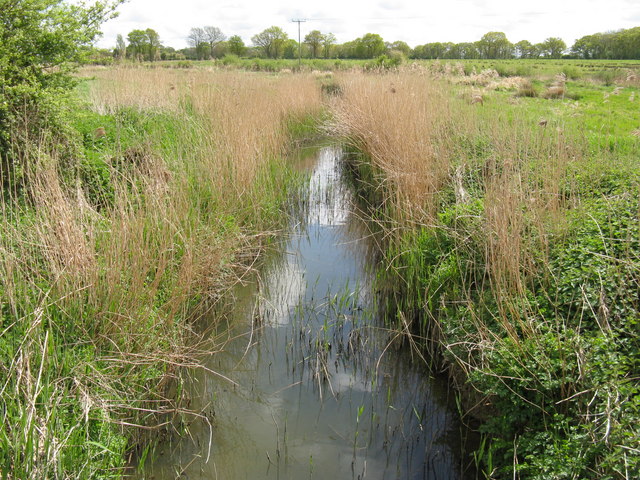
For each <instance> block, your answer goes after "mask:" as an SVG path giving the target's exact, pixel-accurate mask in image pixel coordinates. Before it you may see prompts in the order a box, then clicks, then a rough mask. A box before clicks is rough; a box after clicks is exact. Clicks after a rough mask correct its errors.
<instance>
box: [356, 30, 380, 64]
mask: <svg viewBox="0 0 640 480" xmlns="http://www.w3.org/2000/svg"><path fill="white" fill-rule="evenodd" d="M360 43H361V46H362V48H363V49H364V56H363V57H361V58H375V57H378V56H380V55H382V54H383V53H384V52H385V50H386V47H385V44H384V40H383V39H382V37H381V36H380V35H378V34H377V33H367V34H366V35H364V36H363V37H362V39H361V41H360Z"/></svg>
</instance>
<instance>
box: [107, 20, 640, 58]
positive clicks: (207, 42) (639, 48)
mask: <svg viewBox="0 0 640 480" xmlns="http://www.w3.org/2000/svg"><path fill="white" fill-rule="evenodd" d="M186 39H187V44H188V45H189V46H188V47H187V48H184V49H181V50H176V49H174V48H171V47H165V46H163V45H162V44H161V42H160V36H159V35H158V33H157V32H156V31H155V30H153V29H151V28H148V29H146V30H133V31H131V32H130V33H129V34H128V35H127V41H128V44H127V43H125V40H124V38H123V37H122V35H118V38H117V41H116V47H115V49H114V50H113V52H112V55H113V56H114V57H115V58H118V59H122V58H131V59H136V60H147V61H154V60H160V59H162V60H176V59H188V60H204V59H211V58H220V57H223V56H225V55H229V54H231V55H237V56H241V57H243V56H249V57H262V58H297V56H298V51H299V47H300V45H298V42H297V41H296V40H295V39H292V38H289V36H288V35H287V33H286V32H285V31H284V30H283V29H282V28H280V27H278V26H272V27H269V28H267V29H265V30H263V31H262V32H260V33H258V34H256V35H254V36H253V37H251V45H245V43H244V41H243V40H242V38H241V37H240V36H239V35H233V36H231V37H229V38H227V37H226V35H225V34H224V33H223V32H222V31H221V30H220V29H219V28H218V27H213V26H204V27H194V28H192V29H191V31H190V32H189V34H188V35H187V36H186ZM301 47H302V51H303V57H305V58H338V59H371V58H377V57H379V56H381V55H385V54H387V55H389V54H392V55H393V54H395V55H402V56H404V57H406V58H412V59H511V58H581V59H640V27H634V28H630V29H623V30H618V31H615V32H607V33H596V34H593V35H586V36H584V37H582V38H580V39H578V40H576V41H575V43H574V44H573V46H572V47H571V48H567V45H566V43H565V42H564V41H563V40H562V39H561V38H559V37H549V38H547V39H546V40H544V41H543V42H540V43H535V44H534V43H531V42H529V41H528V40H520V41H518V42H516V43H512V42H511V41H509V39H508V38H507V36H506V34H505V33H504V32H488V33H486V34H485V35H483V36H482V38H480V40H478V41H476V42H463V43H453V42H432V43H426V44H424V45H417V46H416V47H414V48H411V47H410V46H409V45H408V44H407V43H405V42H402V41H395V42H386V41H385V40H384V39H383V38H382V37H381V36H380V35H378V34H376V33H367V34H365V35H363V36H362V37H359V38H356V39H355V40H352V41H348V42H345V43H342V44H338V43H337V41H336V37H335V35H333V34H332V33H322V32H320V31H319V30H312V31H311V32H309V33H308V34H307V35H306V36H305V37H304V40H303V42H302V45H301Z"/></svg>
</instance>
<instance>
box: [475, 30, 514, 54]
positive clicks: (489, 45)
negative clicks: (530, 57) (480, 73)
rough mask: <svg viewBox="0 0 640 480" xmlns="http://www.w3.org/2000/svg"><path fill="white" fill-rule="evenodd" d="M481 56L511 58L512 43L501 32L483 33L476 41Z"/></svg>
mask: <svg viewBox="0 0 640 480" xmlns="http://www.w3.org/2000/svg"><path fill="white" fill-rule="evenodd" d="M478 50H479V51H480V55H481V56H482V58H511V57H512V55H513V45H512V44H511V42H510V41H509V40H507V36H506V35H505V34H504V33H503V32H488V33H485V34H484V35H483V36H482V38H481V39H480V41H479V42H478Z"/></svg>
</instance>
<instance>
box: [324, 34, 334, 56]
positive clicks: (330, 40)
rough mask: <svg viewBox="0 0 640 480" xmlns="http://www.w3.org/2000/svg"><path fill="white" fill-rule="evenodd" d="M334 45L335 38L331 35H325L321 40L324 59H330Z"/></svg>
mask: <svg viewBox="0 0 640 480" xmlns="http://www.w3.org/2000/svg"><path fill="white" fill-rule="evenodd" d="M335 44H336V36H335V35H334V34H333V33H325V34H324V37H323V39H322V54H323V56H324V58H331V54H332V51H333V50H334V47H335Z"/></svg>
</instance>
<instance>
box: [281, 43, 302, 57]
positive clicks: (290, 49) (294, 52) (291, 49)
mask: <svg viewBox="0 0 640 480" xmlns="http://www.w3.org/2000/svg"><path fill="white" fill-rule="evenodd" d="M298 48H299V47H298V42H296V41H295V40H294V39H293V38H288V39H287V40H285V41H284V43H283V45H282V57H283V58H288V59H292V58H298V52H299V50H298Z"/></svg>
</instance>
